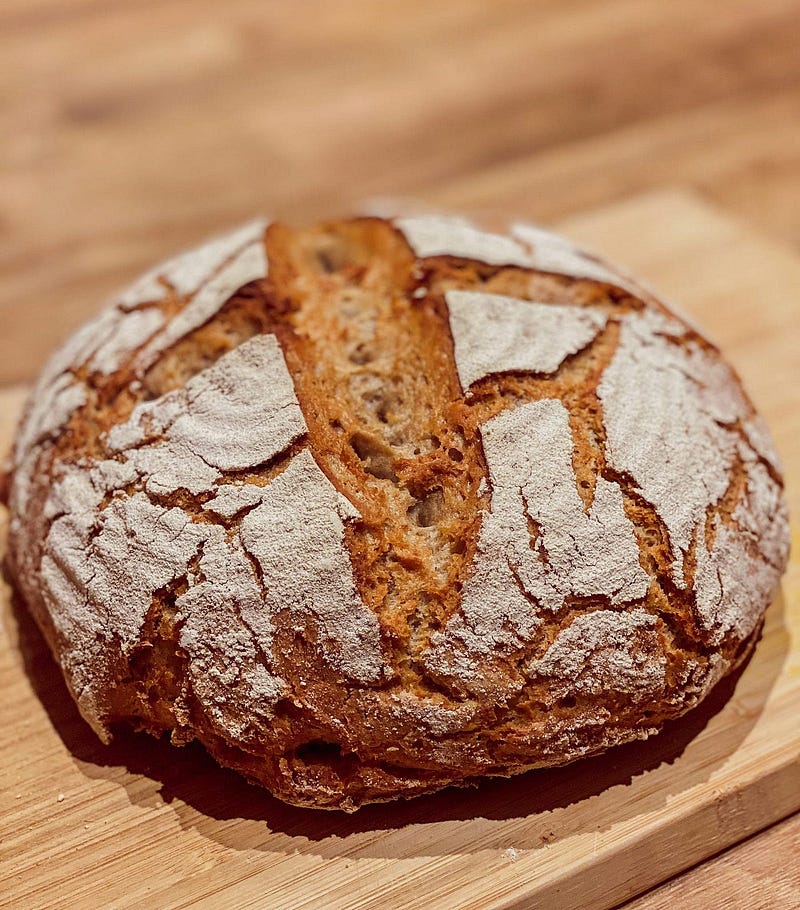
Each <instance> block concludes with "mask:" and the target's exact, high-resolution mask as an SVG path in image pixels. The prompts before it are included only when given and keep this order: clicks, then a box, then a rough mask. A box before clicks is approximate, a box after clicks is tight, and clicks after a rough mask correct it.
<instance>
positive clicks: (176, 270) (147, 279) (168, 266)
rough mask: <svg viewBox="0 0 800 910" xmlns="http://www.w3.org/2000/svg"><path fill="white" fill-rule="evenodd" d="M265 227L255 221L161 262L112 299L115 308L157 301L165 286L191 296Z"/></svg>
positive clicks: (264, 223) (164, 290)
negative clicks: (115, 304)
mask: <svg viewBox="0 0 800 910" xmlns="http://www.w3.org/2000/svg"><path fill="white" fill-rule="evenodd" d="M266 227H267V222H266V220H265V219H263V218H256V219H254V220H253V221H248V222H247V224H243V225H242V226H241V227H239V228H236V229H235V230H233V231H231V232H229V233H227V234H224V235H222V236H220V237H215V238H213V239H212V240H209V241H207V242H206V243H204V244H203V245H202V246H199V247H195V248H194V249H192V250H188V251H187V252H185V253H180V254H179V255H177V256H175V257H174V258H173V259H169V260H167V261H166V262H162V263H161V264H160V265H157V266H156V267H155V268H153V269H150V271H149V272H146V273H145V274H144V275H142V277H141V278H138V279H137V280H136V281H135V282H134V283H133V284H132V285H131V286H130V287H129V288H128V289H127V290H125V291H123V293H122V294H120V295H119V297H118V298H117V300H116V303H117V305H118V306H119V307H120V308H121V309H131V308H133V307H137V306H139V305H141V304H143V303H151V302H153V301H156V300H161V299H162V298H163V297H164V296H165V295H166V290H167V288H166V286H169V287H170V288H172V290H173V291H174V292H175V293H176V294H180V295H183V296H186V295H188V294H192V293H194V292H195V291H196V290H197V289H198V288H199V287H200V285H201V284H203V282H204V281H206V280H207V279H208V278H210V277H211V275H213V273H214V272H215V271H216V270H217V269H218V268H219V267H220V266H221V265H223V263H225V262H226V261H227V260H228V259H230V258H231V257H232V256H234V255H235V254H236V253H238V252H239V251H240V250H241V249H242V248H243V247H246V246H248V245H250V244H251V243H253V242H255V241H257V240H259V239H262V238H263V236H264V231H265V230H266ZM165 285H166V286H165Z"/></svg>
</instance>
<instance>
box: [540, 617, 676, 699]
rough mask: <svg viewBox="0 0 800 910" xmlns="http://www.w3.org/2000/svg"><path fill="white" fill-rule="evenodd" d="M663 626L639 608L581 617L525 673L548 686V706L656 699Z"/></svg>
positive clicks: (661, 686) (661, 687) (661, 683)
mask: <svg viewBox="0 0 800 910" xmlns="http://www.w3.org/2000/svg"><path fill="white" fill-rule="evenodd" d="M661 626H662V623H661V620H660V619H658V617H656V616H653V615H652V614H651V613H648V612H647V610H644V609H641V608H639V607H637V608H635V609H633V610H631V611H630V612H619V611H617V610H595V611H593V612H591V613H584V614H581V615H579V616H576V617H575V619H574V620H573V621H572V623H571V624H570V625H569V626H567V627H566V628H565V629H562V631H561V632H559V633H558V635H557V636H556V639H555V641H554V642H553V643H552V645H550V648H549V649H548V650H547V652H546V654H545V655H544V657H542V658H540V659H538V660H533V661H531V662H530V663H529V664H528V666H527V667H526V673H527V675H528V676H530V678H531V679H532V680H534V681H536V680H542V681H544V682H546V684H547V685H546V688H545V689H544V691H545V693H546V695H545V697H546V699H547V702H546V703H547V704H548V705H554V704H555V703H556V702H558V700H559V699H562V698H565V697H569V696H579V697H587V696H588V697H593V698H603V699H612V698H614V697H615V696H620V695H621V696H624V697H625V698H626V699H630V700H631V701H633V702H634V703H640V702H650V701H653V700H658V699H660V698H661V697H663V695H664V692H665V688H666V667H667V660H666V657H665V655H664V649H663V645H662V643H661V641H660V638H659V629H660V627H661Z"/></svg>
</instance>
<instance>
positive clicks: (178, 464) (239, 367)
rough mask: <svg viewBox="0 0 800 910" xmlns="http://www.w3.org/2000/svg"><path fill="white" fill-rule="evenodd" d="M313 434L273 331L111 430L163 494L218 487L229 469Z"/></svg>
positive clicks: (115, 446)
mask: <svg viewBox="0 0 800 910" xmlns="http://www.w3.org/2000/svg"><path fill="white" fill-rule="evenodd" d="M305 432H306V424H305V421H304V419H303V414H302V412H301V410H300V405H299V403H298V401H297V396H296V395H295V392H294V385H293V383H292V378H291V376H290V375H289V371H288V370H287V368H286V362H285V360H284V358H283V354H282V352H281V349H280V345H279V344H278V340H277V339H276V338H275V336H274V335H258V336H256V337H254V338H251V339H249V340H248V341H246V342H244V344H242V345H240V346H239V347H238V348H235V349H234V350H232V351H230V352H229V353H227V354H225V355H224V356H223V357H221V358H220V359H219V360H218V361H217V362H216V363H214V364H213V365H212V366H211V367H209V368H208V369H207V370H205V371H203V372H202V373H198V374H197V375H196V376H193V377H192V378H191V379H190V380H189V381H188V382H187V383H186V385H185V386H184V387H183V388H182V389H176V390H175V391H172V392H167V393H166V394H165V395H163V396H162V397H161V398H159V399H156V400H155V401H152V402H146V403H143V404H140V405H138V406H137V407H136V408H135V410H134V412H133V414H132V415H131V418H130V420H128V421H127V422H126V423H124V424H120V425H119V426H116V427H114V428H113V429H112V430H111V432H110V433H109V434H108V447H109V450H110V451H111V452H114V453H124V454H125V456H126V457H127V458H128V459H130V460H131V462H132V463H133V464H135V465H136V468H137V470H138V471H139V473H140V474H141V475H143V476H146V477H147V489H148V490H149V491H150V492H152V493H158V494H161V495H164V494H167V493H170V492H174V491H175V490H178V489H186V490H188V491H189V492H190V493H194V494H197V493H202V492H204V491H207V490H209V489H211V488H212V487H213V485H214V483H215V481H216V480H218V479H219V477H220V476H221V473H222V472H225V471H237V470H242V469H244V468H250V467H253V466H255V465H259V464H262V463H264V462H266V461H269V460H270V459H271V458H273V457H274V456H275V455H277V454H278V453H279V452H282V451H283V450H284V449H286V448H288V447H289V446H290V445H291V444H292V442H294V441H295V440H296V439H298V438H299V437H300V436H302V435H303V434H304V433H305Z"/></svg>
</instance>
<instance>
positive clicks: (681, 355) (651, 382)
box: [597, 313, 745, 586]
mask: <svg viewBox="0 0 800 910" xmlns="http://www.w3.org/2000/svg"><path fill="white" fill-rule="evenodd" d="M663 321H664V319H663V317H658V318H656V317H655V316H646V315H639V314H636V313H630V314H628V315H627V316H625V317H624V318H623V320H622V327H621V331H620V339H619V346H618V348H617V350H616V352H615V354H614V357H613V359H612V361H611V363H610V364H609V366H608V367H607V369H606V370H605V372H604V374H603V378H602V380H601V381H600V384H599V385H598V388H597V394H598V397H599V398H600V401H601V402H602V405H603V412H604V421H605V427H606V433H607V442H606V457H607V460H608V463H609V464H610V465H611V466H612V467H614V468H615V469H617V470H618V471H624V472H625V473H627V474H629V475H630V476H631V477H632V478H633V480H634V482H635V483H636V486H637V487H638V489H639V490H640V492H641V494H642V496H643V497H644V498H645V499H646V500H647V501H648V502H649V503H651V504H652V505H653V506H654V507H655V508H656V510H657V511H658V514H659V516H660V517H661V520H662V521H663V522H664V524H665V525H666V527H667V530H668V532H669V536H670V542H671V544H672V551H673V556H674V559H675V562H674V567H673V575H674V579H675V582H676V583H677V584H679V585H681V586H683V585H684V584H685V581H684V578H683V558H684V555H685V554H686V553H687V552H688V550H689V547H690V546H691V543H692V540H693V537H694V533H695V530H696V528H697V527H698V526H699V525H701V524H702V523H703V522H704V521H705V515H706V509H707V507H708V506H713V505H714V504H715V503H717V502H718V501H719V499H720V498H721V496H722V495H723V494H724V492H725V490H726V489H727V487H728V484H729V482H730V471H731V468H732V466H733V462H734V456H735V453H736V447H737V440H738V437H737V435H736V434H735V433H733V432H731V431H730V430H729V429H728V428H727V427H726V426H725V424H728V423H731V422H733V421H735V420H736V419H738V418H741V417H744V416H745V414H744V408H745V403H744V400H743V398H742V396H741V393H740V392H739V390H738V388H737V386H736V383H735V380H734V379H733V377H732V375H731V373H730V370H729V369H728V368H727V367H726V366H725V364H723V363H722V362H721V361H718V360H716V359H715V358H712V357H711V356H710V355H709V354H707V353H706V352H705V351H704V350H703V349H702V348H701V347H700V346H699V345H698V344H696V343H695V342H690V341H687V342H686V343H685V345H684V346H680V345H678V344H675V343H673V342H672V341H670V340H668V339H667V338H665V337H663V334H662V328H663V326H662V323H663ZM676 325H677V324H676ZM676 331H678V329H676Z"/></svg>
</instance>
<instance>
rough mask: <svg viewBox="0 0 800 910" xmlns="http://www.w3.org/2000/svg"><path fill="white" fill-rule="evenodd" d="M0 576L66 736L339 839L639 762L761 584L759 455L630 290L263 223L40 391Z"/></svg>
mask: <svg viewBox="0 0 800 910" xmlns="http://www.w3.org/2000/svg"><path fill="white" fill-rule="evenodd" d="M6 487H7V492H8V502H9V509H10V515H11V521H10V544H9V554H8V566H9V569H10V574H11V576H12V578H13V580H14V582H15V584H16V585H17V587H18V588H19V590H20V592H21V594H22V595H23V597H24V599H25V601H26V602H27V604H28V605H29V607H30V610H31V611H32V613H33V615H34V617H35V618H36V621H37V622H38V624H39V626H40V627H41V629H42V630H43V632H44V634H45V636H46V638H47V640H48V642H49V644H50V647H51V648H52V651H53V653H54V655H55V657H56V659H57V660H58V662H59V664H60V666H61V668H62V669H63V672H64V676H65V678H66V681H67V684H68V686H69V689H70V691H71V693H72V695H73V696H74V698H75V700H76V702H77V704H78V706H79V708H80V711H81V713H82V715H83V716H84V718H85V719H86V720H87V721H88V723H89V724H91V726H92V727H93V728H94V730H95V731H96V732H97V734H98V736H100V737H101V738H102V739H103V740H104V741H108V740H109V739H110V738H111V736H112V733H113V731H114V728H115V727H116V726H117V725H119V724H129V725H133V726H134V727H136V728H140V729H144V730H147V731H149V732H151V733H153V734H156V735H160V734H163V733H164V732H169V733H170V735H171V738H172V741H173V742H175V743H176V744H181V743H185V742H187V741H189V740H192V739H198V740H200V741H201V742H202V743H203V744H204V745H205V747H206V748H207V749H208V751H209V752H210V753H211V754H212V755H213V756H214V757H215V758H216V759H217V760H218V761H219V762H220V763H221V764H223V765H226V766H229V767H232V768H235V769H237V770H238V771H240V772H241V773H242V774H244V775H245V776H246V777H247V778H248V779H250V780H252V781H255V782H257V783H259V784H262V785H263V786H265V787H267V788H268V789H269V790H270V791H272V792H273V793H274V794H275V795H276V796H278V797H280V798H281V799H283V800H286V801H287V802H290V803H295V804H298V805H304V806H314V807H321V808H340V809H345V810H352V809H355V808H357V807H358V806H360V805H361V804H363V803H368V802H372V801H378V800H387V799H393V798H395V797H399V796H411V795H414V794H419V793H423V792H428V791H432V790H436V789H438V788H441V787H444V786H446V785H449V784H463V783H467V782H470V781H473V780H475V779H476V778H478V777H480V776H483V775H511V774H516V773H518V772H522V771H525V770H527V769H531V768H537V767H545V766H555V765H563V764H565V763H567V762H571V761H573V760H575V759H577V758H580V757H582V756H586V755H590V754H593V753H597V752H600V751H602V750H605V749H607V748H609V747H611V746H614V745H616V744H619V743H624V742H626V741H630V740H633V739H643V738H645V737H647V736H649V735H651V734H653V733H655V732H657V731H658V730H659V729H660V728H661V727H662V726H663V725H664V723H665V722H666V721H668V720H669V719H671V718H674V717H677V716H678V715H681V714H683V713H684V712H686V711H688V710H689V709H690V708H692V707H693V706H694V705H696V704H697V703H698V702H699V701H700V700H701V699H702V698H703V697H704V696H705V695H706V694H707V693H708V691H709V690H710V689H711V687H712V686H713V685H714V684H715V683H716V682H717V681H718V680H719V679H720V678H721V677H722V676H723V675H724V674H726V673H727V672H729V671H730V670H731V668H732V667H734V666H735V665H736V664H737V662H738V661H740V660H741V659H742V658H743V656H745V655H746V654H747V653H748V651H749V649H750V648H751V646H752V645H753V643H754V642H755V640H756V638H757V636H758V632H759V629H760V626H761V622H762V618H763V615H764V611H765V609H766V607H767V605H768V604H769V602H770V600H771V597H772V595H773V593H774V590H775V587H776V584H777V582H778V580H779V578H780V575H781V573H782V571H783V569H784V567H785V564H786V560H787V551H788V525H787V515H786V506H785V501H784V497H783V491H782V480H781V473H780V466H779V464H778V459H777V457H776V455H775V452H774V450H773V447H772V444H771V441H770V437H769V433H768V431H767V429H766V428H765V426H764V423H763V422H762V420H761V419H760V417H759V416H758V415H757V414H756V413H755V411H754V409H753V406H752V404H751V403H750V401H749V400H748V398H747V396H746V395H745V393H744V392H743V390H742V387H741V384H740V382H739V380H738V379H737V377H736V375H735V373H734V372H733V371H732V370H731V369H730V368H729V367H728V366H727V365H726V364H725V362H724V361H723V360H722V359H721V357H720V354H719V352H718V351H717V350H716V348H714V347H713V346H712V345H711V344H710V343H709V342H708V341H706V339H705V338H703V337H702V336H701V335H700V334H699V333H698V330H697V329H696V328H695V327H693V326H692V325H690V324H688V323H687V322H686V321H684V320H682V319H680V318H678V317H677V316H676V315H675V314H674V313H672V312H670V311H669V310H668V309H667V308H666V307H665V306H664V305H662V304H661V303H660V302H659V301H658V300H657V299H656V298H655V297H654V296H653V295H652V293H651V292H649V291H648V290H646V289H644V288H642V287H640V286H639V285H638V284H636V283H634V282H633V281H632V280H631V279H630V278H628V277H626V276H624V275H622V274H620V273H619V272H617V271H616V270H614V269H612V268H611V267H610V266H608V265H606V264H604V263H603V262H601V261H600V260H598V259H596V258H595V257H592V256H589V255H588V254H586V253H583V252H581V251H579V250H577V249H576V248H574V247H573V246H572V245H570V244H569V243H567V242H566V241H564V240H561V239H559V238H557V237H555V236H553V235H551V234H549V233H547V232H545V231H542V230H541V229H539V228H534V227H531V226H528V225H516V226H514V227H513V228H512V229H511V230H510V231H509V232H508V233H506V234H494V233H488V232H486V231H483V230H481V229H479V228H478V227H476V226H475V225H474V224H472V223H471V222H468V221H466V220H464V219H462V218H456V217H451V216H434V215H425V216H414V217H403V218H396V219H393V220H392V219H380V218H356V219H351V220H339V221H332V222H329V223H326V224H323V225H321V226H319V227H316V228H313V229H308V230H295V229H292V228H290V227H287V226H285V225H283V224H269V225H267V223H265V222H264V221H253V222H252V223H250V224H247V225H245V226H244V227H242V228H241V229H239V230H237V231H235V232H234V233H231V234H229V235H227V236H225V237H221V238H219V239H216V240H213V241H211V242H210V243H208V244H206V245H205V246H202V247H200V248H199V249H196V250H194V251H192V252H189V253H187V254H185V255H182V256H179V257H177V258H175V259H172V260H170V261H168V262H166V263H164V264H163V265H161V266H159V267H158V268H156V269H154V270H153V271H152V272H150V273H148V274H146V275H145V276H144V277H142V278H141V279H140V280H139V281H137V282H136V283H135V284H134V285H133V286H132V287H130V288H129V289H128V290H127V291H125V292H124V293H123V294H122V295H121V296H120V297H119V298H118V299H117V300H115V301H114V303H113V305H111V306H110V307H109V308H108V309H106V310H105V311H104V312H102V313H101V315H100V316H99V317H98V318H96V319H95V320H94V321H93V322H91V323H89V324H88V325H87V326H85V327H84V328H83V329H82V330H81V331H79V332H78V333H77V334H76V335H75V336H74V337H73V338H72V339H71V340H70V341H69V342H68V344H67V345H66V346H65V347H64V348H62V349H61V350H60V351H59V352H58V353H57V354H56V355H55V356H54V357H53V359H52V360H51V361H50V363H49V364H48V366H47V367H46V369H45V370H44V372H43V374H42V376H41V378H40V379H39V381H38V383H37V384H36V387H35V389H34V390H33V392H32V394H31V397H30V400H29V403H28V406H27V410H26V412H25V414H24V418H23V420H22V422H21V425H20V427H19V431H18V434H17V437H16V444H15V447H14V451H13V456H12V464H11V470H10V473H9V477H8V483H7V484H6Z"/></svg>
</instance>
